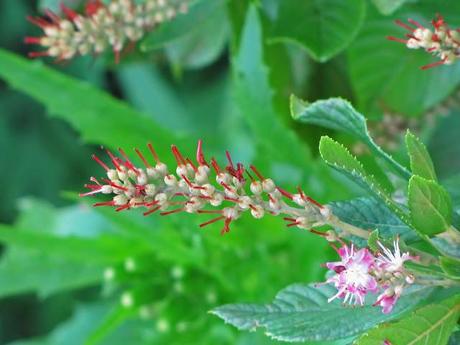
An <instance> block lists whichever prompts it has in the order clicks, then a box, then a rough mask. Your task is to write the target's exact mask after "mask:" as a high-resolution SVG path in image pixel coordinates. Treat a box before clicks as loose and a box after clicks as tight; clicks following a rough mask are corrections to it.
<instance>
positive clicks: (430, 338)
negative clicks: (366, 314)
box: [354, 295, 460, 345]
mask: <svg viewBox="0 0 460 345" xmlns="http://www.w3.org/2000/svg"><path fill="white" fill-rule="evenodd" d="M459 316H460V297H459V296H458V295H457V296H455V297H452V298H450V299H448V300H445V301H444V302H442V303H438V304H431V305H428V306H426V307H423V308H420V309H419V310H416V311H415V312H414V313H413V314H411V315H410V316H408V317H405V318H404V319H402V320H401V321H398V322H395V323H390V324H382V325H380V326H378V327H377V328H375V329H373V330H371V331H369V332H367V333H366V334H365V335H363V336H362V337H361V338H359V339H358V340H357V341H356V342H355V343H354V344H356V345H382V344H383V342H384V341H385V340H387V341H388V343H390V344H392V345H445V344H447V342H448V340H449V337H450V334H451V333H452V330H453V329H454V327H455V324H456V323H457V320H458V318H459Z"/></svg>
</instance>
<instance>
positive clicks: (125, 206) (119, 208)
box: [115, 204, 130, 212]
mask: <svg viewBox="0 0 460 345" xmlns="http://www.w3.org/2000/svg"><path fill="white" fill-rule="evenodd" d="M127 208H130V205H129V204H124V205H122V206H120V207H118V208H117V209H115V211H116V212H120V211H123V210H126V209H127Z"/></svg>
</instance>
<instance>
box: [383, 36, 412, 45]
mask: <svg viewBox="0 0 460 345" xmlns="http://www.w3.org/2000/svg"><path fill="white" fill-rule="evenodd" d="M386 38H387V40H390V41H395V42H399V43H404V44H407V40H403V39H401V38H398V37H394V36H387V37H386Z"/></svg>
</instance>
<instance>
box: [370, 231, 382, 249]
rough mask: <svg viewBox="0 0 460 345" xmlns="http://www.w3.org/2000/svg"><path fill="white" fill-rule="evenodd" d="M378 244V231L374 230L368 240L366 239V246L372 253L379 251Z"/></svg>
mask: <svg viewBox="0 0 460 345" xmlns="http://www.w3.org/2000/svg"><path fill="white" fill-rule="evenodd" d="M378 242H379V230H378V229H375V230H374V231H372V232H371V233H370V235H369V238H368V239H367V246H368V247H369V249H370V250H372V251H373V252H377V251H379V250H380V248H379V245H378Z"/></svg>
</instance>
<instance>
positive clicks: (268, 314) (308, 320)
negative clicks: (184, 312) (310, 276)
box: [212, 284, 430, 342]
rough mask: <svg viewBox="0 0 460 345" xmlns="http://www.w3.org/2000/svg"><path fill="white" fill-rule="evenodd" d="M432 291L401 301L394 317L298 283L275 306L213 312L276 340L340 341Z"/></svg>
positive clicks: (237, 306) (327, 288)
mask: <svg viewBox="0 0 460 345" xmlns="http://www.w3.org/2000/svg"><path fill="white" fill-rule="evenodd" d="M429 291H430V289H421V290H417V289H415V290H414V291H412V292H410V293H408V294H407V295H406V296H404V297H403V298H401V300H400V302H399V303H398V305H397V309H396V310H395V311H394V312H393V313H392V314H389V315H386V314H382V313H381V311H380V310H379V309H378V308H376V307H373V306H371V305H366V306H364V307H363V308H356V309H352V308H343V306H342V305H341V303H340V302H339V301H337V300H335V301H334V302H332V303H328V302H327V299H328V298H329V297H331V296H333V295H334V294H336V293H337V291H336V290H335V289H334V288H333V287H331V286H327V285H326V286H325V285H322V286H315V285H306V284H296V285H292V286H290V287H287V288H286V289H284V290H282V291H281V292H279V293H278V295H277V296H276V297H275V300H274V301H273V303H271V304H267V305H254V304H229V305H225V306H222V307H219V308H216V309H214V310H212V313H213V314H215V315H217V316H218V317H220V318H222V319H223V320H224V321H225V322H227V323H230V324H232V325H233V326H235V327H237V328H238V329H241V330H255V329H256V328H258V327H263V328H265V332H266V334H267V335H269V336H270V337H272V338H273V339H276V340H281V341H289V342H294V341H297V342H299V341H318V340H336V339H342V338H348V337H350V336H354V335H357V334H359V333H360V332H362V331H364V330H367V329H369V328H371V327H372V326H374V325H375V324H377V323H379V322H382V321H385V320H389V319H392V318H394V317H396V316H397V315H399V314H401V313H403V312H404V311H406V310H408V309H409V308H411V307H414V306H415V305H417V304H418V303H420V301H422V300H423V299H424V298H426V297H427V295H428V294H429ZM331 325H334V327H331Z"/></svg>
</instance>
